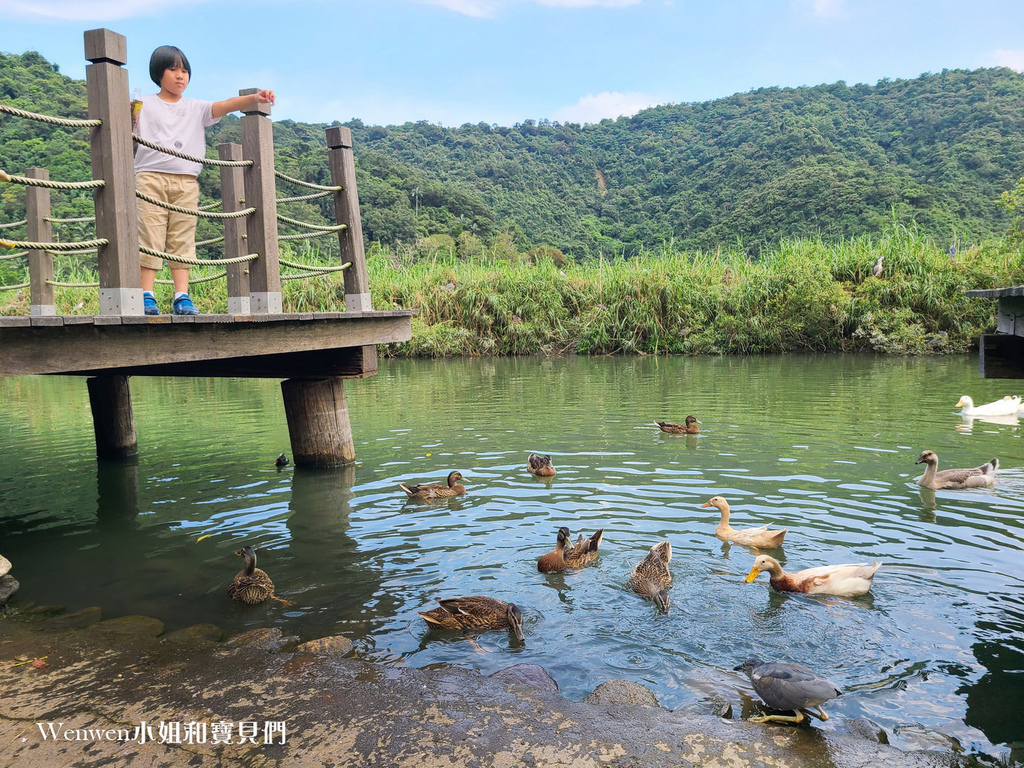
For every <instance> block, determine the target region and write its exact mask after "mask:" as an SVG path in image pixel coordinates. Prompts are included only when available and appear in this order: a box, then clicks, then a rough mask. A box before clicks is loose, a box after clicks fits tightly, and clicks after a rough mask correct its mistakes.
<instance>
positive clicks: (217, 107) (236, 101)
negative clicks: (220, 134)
mask: <svg viewBox="0 0 1024 768" xmlns="http://www.w3.org/2000/svg"><path fill="white" fill-rule="evenodd" d="M257 104H270V105H271V106H273V104H274V92H273V91H257V92H256V93H250V94H248V95H246V96H235V97H233V98H230V99H224V101H215V102H213V107H212V108H211V109H210V111H211V113H212V114H213V116H214V117H224V115H226V114H227V113H228V112H241V111H245V110H247V109H252V108H253V107H255V106H256V105H257Z"/></svg>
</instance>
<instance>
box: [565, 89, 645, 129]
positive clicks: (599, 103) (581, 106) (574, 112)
mask: <svg viewBox="0 0 1024 768" xmlns="http://www.w3.org/2000/svg"><path fill="white" fill-rule="evenodd" d="M657 103H658V101H657V99H655V98H654V97H653V96H649V95H648V94H646V93H618V92H617V91H603V92H602V93H598V94H597V95H595V94H593V93H588V94H587V95H586V96H581V97H580V100H579V101H578V102H576V103H575V104H574V105H572V106H571V107H562V109H560V110H558V111H557V112H556V113H555V115H554V119H555V120H558V121H559V122H563V123H597V122H600V121H601V120H603V119H604V118H606V117H610V118H615V117H619V116H621V115H625V116H626V117H629V116H631V115H635V114H636V113H637V112H639V111H640V110H641V109H646V108H647V107H653V106H654V105H655V104H657Z"/></svg>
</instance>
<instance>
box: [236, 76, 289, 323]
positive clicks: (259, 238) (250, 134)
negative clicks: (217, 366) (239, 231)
mask: <svg viewBox="0 0 1024 768" xmlns="http://www.w3.org/2000/svg"><path fill="white" fill-rule="evenodd" d="M255 92H256V89H255V88H246V89H243V90H241V91H239V92H238V95H239V96H245V95H248V94H250V93H255ZM244 115H245V116H244V117H243V118H242V157H243V158H244V159H246V160H252V165H250V166H246V168H244V169H243V171H244V172H243V174H242V175H243V176H244V177H245V204H246V206H251V207H255V208H256V213H254V214H252V216H250V217H249V221H248V223H247V224H246V232H247V235H248V251H249V253H258V254H259V258H258V259H256V260H255V261H250V262H247V263H248V265H249V299H250V305H251V310H252V312H253V314H279V313H280V312H281V265H280V263H279V262H278V251H277V188H276V184H275V182H274V132H273V125H272V124H271V122H270V105H269V104H256V105H255V106H254V107H253V109H252V111H249V112H245V113H244Z"/></svg>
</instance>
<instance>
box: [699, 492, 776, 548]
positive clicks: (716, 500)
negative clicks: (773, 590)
mask: <svg viewBox="0 0 1024 768" xmlns="http://www.w3.org/2000/svg"><path fill="white" fill-rule="evenodd" d="M700 506H701V508H704V507H714V508H715V509H717V510H718V511H719V512H721V513H722V518H721V520H719V522H718V527H717V528H715V535H716V536H717V537H718V538H720V539H724V540H725V541H734V542H736V543H737V544H742V545H743V546H745V547H762V548H764V549H775V548H776V547H781V546H782V540H783V539H784V538H785V536H786V529H785V528H783V529H781V530H778V531H769V530H768V526H767V525H762V526H760V527H758V528H744V529H743V530H739V531H737V530H736V529H735V528H733V527H732V526H731V525H729V502H727V501H726V500H725V499H723V498H722V497H721V496H712V497H711V498H710V499H708V500H707V501H705V502H704V503H703V504H701V505H700Z"/></svg>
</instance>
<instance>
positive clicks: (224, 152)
mask: <svg viewBox="0 0 1024 768" xmlns="http://www.w3.org/2000/svg"><path fill="white" fill-rule="evenodd" d="M217 153H218V155H219V156H220V159H221V160H241V159H242V145H241V144H234V143H228V144H220V145H218V146H217ZM220 198H221V210H223V211H224V212H225V213H231V212H233V211H240V210H242V209H243V208H245V207H246V206H245V174H244V173H243V170H242V169H241V168H231V167H228V166H224V165H222V166H221V167H220ZM246 232H247V227H246V223H245V218H244V217H240V218H237V219H224V258H225V259H234V258H236V257H238V256H245V255H246V254H247V253H249V251H247V250H246V249H245V248H246V244H247V243H248V238H247V236H246ZM227 271H228V314H229V315H248V314H249V312H250V303H249V262H240V263H238V264H228V266H227Z"/></svg>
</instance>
